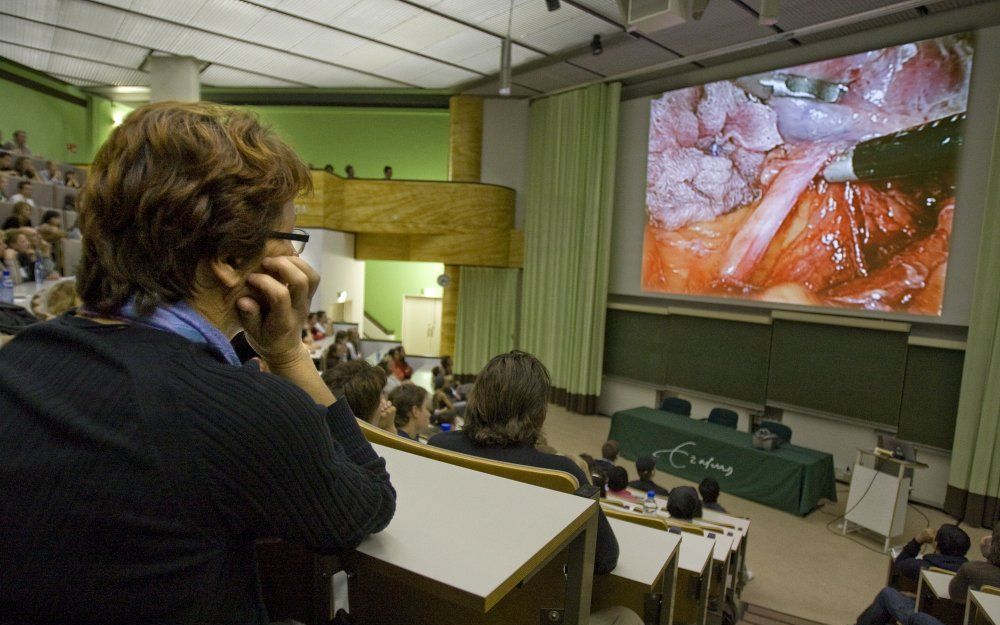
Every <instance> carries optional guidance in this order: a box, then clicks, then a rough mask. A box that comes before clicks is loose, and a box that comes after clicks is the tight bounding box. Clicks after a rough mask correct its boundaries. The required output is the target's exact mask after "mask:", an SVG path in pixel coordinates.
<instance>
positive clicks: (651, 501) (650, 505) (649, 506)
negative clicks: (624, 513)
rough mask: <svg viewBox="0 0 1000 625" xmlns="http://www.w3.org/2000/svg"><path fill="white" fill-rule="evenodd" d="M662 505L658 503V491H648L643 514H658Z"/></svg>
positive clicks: (643, 504) (643, 505) (643, 503)
mask: <svg viewBox="0 0 1000 625" xmlns="http://www.w3.org/2000/svg"><path fill="white" fill-rule="evenodd" d="M659 509H660V507H659V506H658V505H656V491H655V490H651V491H649V492H647V493H646V500H645V501H643V502H642V513H643V514H656V511H657V510H659Z"/></svg>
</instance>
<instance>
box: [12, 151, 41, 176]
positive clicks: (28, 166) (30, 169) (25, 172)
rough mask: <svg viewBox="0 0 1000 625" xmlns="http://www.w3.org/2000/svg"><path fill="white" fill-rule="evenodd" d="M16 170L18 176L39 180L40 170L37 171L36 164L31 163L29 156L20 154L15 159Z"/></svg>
mask: <svg viewBox="0 0 1000 625" xmlns="http://www.w3.org/2000/svg"><path fill="white" fill-rule="evenodd" d="M14 172H15V173H16V174H17V176H18V178H24V179H25V180H37V179H38V172H36V171H35V166H34V165H33V164H32V163H31V159H30V158H28V157H27V156H19V157H17V159H16V160H15V161H14Z"/></svg>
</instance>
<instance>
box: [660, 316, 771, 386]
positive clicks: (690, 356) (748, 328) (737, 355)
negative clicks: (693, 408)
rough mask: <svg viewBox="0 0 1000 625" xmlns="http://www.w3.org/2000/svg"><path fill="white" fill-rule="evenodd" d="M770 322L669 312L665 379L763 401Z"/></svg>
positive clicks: (675, 383) (680, 384)
mask: <svg viewBox="0 0 1000 625" xmlns="http://www.w3.org/2000/svg"><path fill="white" fill-rule="evenodd" d="M770 343H771V326H770V325H765V324H759V323H745V322H741V321H730V320H726V319H713V318H705V317H693V316H687V315H671V316H670V362H669V364H668V366H667V384H669V385H671V386H679V387H681V388H686V389H691V390H693V391H701V392H704V393H709V394H711V395H718V396H719V397H727V398H730V399H737V400H742V401H747V402H752V403H754V404H759V405H763V404H764V400H765V394H766V390H767V365H768V355H769V352H770Z"/></svg>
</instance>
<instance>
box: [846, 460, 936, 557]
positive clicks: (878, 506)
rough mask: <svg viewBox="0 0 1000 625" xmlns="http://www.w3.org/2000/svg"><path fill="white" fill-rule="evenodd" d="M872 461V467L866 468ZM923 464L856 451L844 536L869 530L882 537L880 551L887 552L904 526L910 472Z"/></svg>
mask: <svg viewBox="0 0 1000 625" xmlns="http://www.w3.org/2000/svg"><path fill="white" fill-rule="evenodd" d="M866 460H871V461H873V462H872V465H873V466H867V465H866V464H865V461H866ZM926 467H927V465H926V464H923V463H922V462H911V461H909V460H903V459H899V458H894V457H892V455H890V454H883V453H880V452H878V451H875V450H870V449H860V448H859V449H858V458H857V461H855V463H854V477H853V478H852V479H851V490H850V492H849V493H848V495H847V508H846V510H847V512H846V513H845V514H844V525H843V533H844V534H847V532H853V531H857V530H858V529H860V528H864V529H867V530H871V531H872V532H875V533H876V534H878V535H879V536H883V537H885V544H884V545H883V547H882V551H883V552H887V551H889V542H890V541H891V540H892V538H893V537H894V536H899V535H900V534H902V533H903V528H904V526H905V524H906V505H907V504H908V503H909V500H910V481H911V477H910V475H912V471H908V469H923V468H926Z"/></svg>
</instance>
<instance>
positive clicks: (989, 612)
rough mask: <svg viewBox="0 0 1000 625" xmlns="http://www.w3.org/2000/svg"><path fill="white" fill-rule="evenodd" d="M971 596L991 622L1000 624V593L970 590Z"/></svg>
mask: <svg viewBox="0 0 1000 625" xmlns="http://www.w3.org/2000/svg"><path fill="white" fill-rule="evenodd" d="M969 596H970V597H971V598H972V601H974V602H975V604H976V605H978V606H979V609H980V611H981V612H982V613H983V614H985V615H986V618H987V619H988V620H989V621H990V622H991V623H994V624H1000V595H991V594H989V593H985V592H983V591H981V590H970V591H969Z"/></svg>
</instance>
